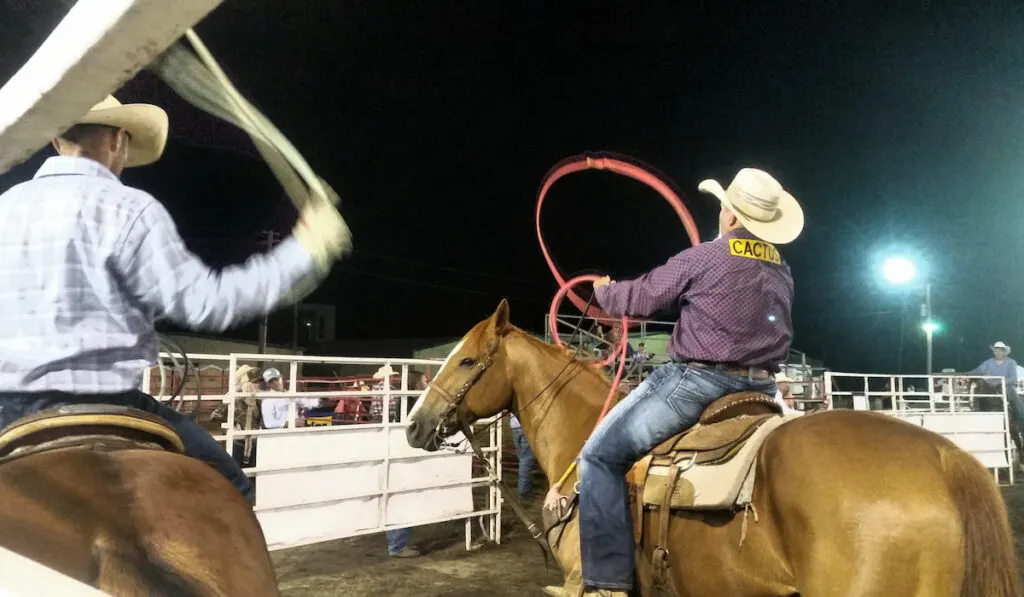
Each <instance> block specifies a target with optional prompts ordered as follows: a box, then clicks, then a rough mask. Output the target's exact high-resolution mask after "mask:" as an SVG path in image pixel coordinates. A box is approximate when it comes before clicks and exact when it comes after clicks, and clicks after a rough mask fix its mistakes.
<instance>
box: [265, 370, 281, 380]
mask: <svg viewBox="0 0 1024 597" xmlns="http://www.w3.org/2000/svg"><path fill="white" fill-rule="evenodd" d="M279 377H281V372H280V371H278V370H277V369H274V368H273V367H271V368H269V369H266V370H265V371H263V381H265V382H267V383H270V382H272V381H274V380H275V379H278V378H279Z"/></svg>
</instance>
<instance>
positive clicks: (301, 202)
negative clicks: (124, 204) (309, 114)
mask: <svg viewBox="0 0 1024 597" xmlns="http://www.w3.org/2000/svg"><path fill="white" fill-rule="evenodd" d="M185 38H186V39H188V42H189V43H190V44H191V45H192V48H193V49H194V52H193V51H190V50H189V49H188V48H187V47H185V45H184V43H183V42H181V41H180V40H179V41H178V42H176V43H175V44H174V45H172V46H171V47H170V48H168V50H167V51H166V52H165V53H164V54H162V55H161V56H160V57H159V58H157V60H155V61H154V63H153V64H152V65H151V67H150V68H151V69H152V70H153V71H154V72H156V73H157V75H158V76H160V78H162V79H163V80H164V81H165V82H166V83H167V84H168V85H170V86H171V88H172V89H174V90H175V91H176V92H177V93H178V94H179V95H181V97H183V98H184V99H185V100H187V101H188V102H189V103H191V104H192V105H194V106H195V107H197V108H199V109H200V110H203V111H205V112H208V113H209V114H211V115H213V116H216V117H217V118H220V119H222V120H224V121H226V122H230V123H231V124H234V125H235V126H237V127H239V128H240V129H242V130H244V131H245V132H246V133H247V134H248V135H249V137H250V138H251V139H252V142H253V144H254V145H255V146H256V149H257V150H258V151H259V152H260V155H261V156H262V157H263V160H264V161H265V162H266V163H267V165H268V166H269V167H270V169H271V171H272V172H273V173H274V176H275V177H276V178H277V180H278V181H279V182H280V183H281V186H282V187H283V188H284V191H285V193H286V194H287V195H288V197H289V198H290V199H291V201H292V203H293V204H294V205H295V208H296V209H298V210H299V212H300V213H303V212H304V211H306V210H307V209H313V210H316V209H321V210H322V209H327V210H330V211H333V212H334V213H335V214H337V216H338V218H339V220H340V225H341V226H342V227H343V228H347V225H346V224H345V223H344V219H343V218H341V215H340V213H338V212H337V204H338V202H339V199H338V194H337V193H335V192H334V189H332V188H331V186H330V185H329V184H327V182H326V181H324V180H323V179H322V178H320V176H318V175H317V174H316V173H315V172H313V169H312V168H311V167H310V166H309V164H308V163H307V162H306V160H305V158H303V157H302V154H300V153H299V151H298V150H297V149H296V148H295V146H294V145H292V143H291V142H290V141H289V140H288V139H287V137H285V136H284V135H283V134H282V133H281V131H279V130H278V129H277V127H275V126H274V124H273V123H272V122H270V120H269V119H267V117H265V116H264V115H263V114H262V113H260V111H259V110H257V109H256V108H255V107H254V106H253V105H252V104H251V103H249V101H248V100H246V99H245V98H244V97H242V94H240V93H239V92H238V90H237V89H235V87H234V85H232V83H231V81H230V80H229V79H228V77H227V75H225V74H224V71H223V70H222V69H221V68H220V66H219V65H218V64H217V61H216V60H215V59H214V58H213V55H212V54H211V53H210V51H209V50H208V49H207V48H206V45H205V44H203V42H202V40H200V39H199V36H198V35H197V34H196V32H195V31H193V30H192V29H189V30H188V31H186V32H185ZM310 213H316V211H311V212H310ZM328 213H329V212H328ZM320 214H321V215H320V217H322V216H323V215H324V212H322V211H321V212H320ZM322 273H323V272H315V273H311V274H310V275H308V276H306V278H304V279H302V280H300V281H299V282H298V283H297V284H296V285H295V286H294V287H293V288H292V290H291V301H293V302H294V301H299V300H301V299H302V298H304V297H305V296H307V295H309V294H310V293H311V292H313V290H315V289H316V287H317V286H318V284H319V282H320V280H321V279H322Z"/></svg>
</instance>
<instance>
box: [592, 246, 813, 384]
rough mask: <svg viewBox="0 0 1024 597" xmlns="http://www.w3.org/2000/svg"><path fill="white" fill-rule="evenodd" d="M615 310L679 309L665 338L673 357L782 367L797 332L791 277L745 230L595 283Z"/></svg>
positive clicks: (772, 251) (600, 298)
mask: <svg viewBox="0 0 1024 597" xmlns="http://www.w3.org/2000/svg"><path fill="white" fill-rule="evenodd" d="M594 298H595V299H596V300H597V303H598V304H599V305H601V307H602V308H603V309H604V310H605V311H607V312H608V313H609V314H611V315H615V316H620V315H628V316H630V317H650V316H652V315H654V314H656V313H660V312H673V311H674V312H675V313H677V314H678V320H677V321H676V327H675V329H674V330H673V331H672V338H671V339H670V340H669V344H668V354H669V356H670V357H672V360H674V361H676V362H686V361H707V362H713V363H734V364H738V365H742V366H745V367H765V368H767V369H770V370H772V371H778V370H779V367H778V363H782V362H785V360H786V359H787V358H788V357H789V344H790V342H791V341H792V339H793V319H792V313H791V312H792V305H793V277H792V276H791V275H790V273H789V266H788V265H786V263H785V262H784V261H783V260H782V257H781V256H780V255H779V253H778V250H777V249H776V248H775V246H774V245H771V244H769V243H766V242H764V241H760V240H757V238H756V237H755V236H754V235H753V234H751V233H750V232H749V231H748V230H746V229H743V228H740V229H738V230H733V231H732V232H729V233H728V234H726V235H724V236H723V237H721V238H718V239H715V240H713V241H710V242H706V243H702V244H699V245H697V246H695V247H691V248H689V249H686V250H685V251H683V252H681V253H679V254H678V255H676V256H675V257H673V258H672V259H669V260H668V262H667V263H665V264H664V265H662V266H660V267H658V268H655V269H654V270H652V271H651V272H649V273H647V274H645V275H643V276H641V277H639V278H637V279H636V280H629V281H625V282H616V283H614V284H608V285H605V286H602V287H600V288H598V289H597V291H596V293H595V295H594Z"/></svg>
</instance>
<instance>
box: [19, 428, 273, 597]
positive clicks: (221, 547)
mask: <svg viewBox="0 0 1024 597" xmlns="http://www.w3.org/2000/svg"><path fill="white" fill-rule="evenodd" d="M41 415H42V413H41ZM41 415H35V417H39V418H40V420H41V419H43V418H45V416H41ZM144 415H145V413H143V415H142V416H144ZM132 416H133V417H137V416H139V415H138V414H137V413H136V414H135V415H132ZM150 422H153V421H150ZM144 423H145V421H144ZM157 424H158V425H161V423H157ZM17 425H19V423H15V426H17ZM10 429H14V426H12V427H11V428H10ZM10 429H9V430H10ZM9 430H8V431H9ZM8 431H5V434H7V433H8ZM129 435H130V434H129ZM2 437H4V436H0V439H2ZM47 439H48V443H49V444H50V445H52V446H53V447H52V449H44V450H38V451H32V450H31V449H30V450H28V452H27V453H24V454H21V455H19V454H18V453H17V452H15V453H14V454H13V455H10V456H7V457H5V458H3V459H0V545H2V546H3V547H6V548H7V549H9V550H11V551H14V552H17V553H19V554H21V555H23V556H26V557H28V558H30V559H33V560H35V561H37V562H39V563H41V564H44V565H46V566H48V567H50V568H52V569H54V570H56V571H58V572H60V573H62V574H64V575H66V576H69V577H71V578H73V579H75V580H78V581H80V582H83V583H85V584H87V585H91V586H93V587H96V588H97V589H100V590H101V591H104V592H105V593H107V594H109V595H112V596H114V597H164V596H166V597H172V596H173V597H272V596H276V595H278V591H277V579H276V576H275V574H274V569H273V566H272V564H271V561H270V556H269V554H268V552H267V545H266V542H265V540H264V537H263V531H262V529H261V528H260V525H259V522H258V521H257V520H256V516H255V515H254V514H253V512H252V508H250V507H249V505H248V504H247V503H246V502H245V500H244V499H243V498H242V496H241V494H239V492H238V490H237V489H235V488H234V487H233V486H232V485H231V483H229V482H228V481H227V480H226V479H224V478H223V477H222V476H221V475H220V473H218V472H217V471H216V470H214V469H213V468H212V467H210V466H208V465H206V464H205V463H203V462H201V461H199V460H195V459H193V458H189V457H187V456H184V455H182V454H180V453H175V452H174V451H173V449H172V450H170V451H165V450H162V449H154V448H156V446H155V445H154V444H152V443H151V442H148V441H147V440H148V439H151V438H147V437H142V438H139V437H138V436H137V434H136V437H135V439H134V441H131V440H126V438H125V437H124V436H123V434H119V433H116V432H115V433H110V434H102V433H98V432H97V431H96V429H95V428H93V429H92V431H91V433H90V434H88V435H86V436H83V437H80V438H77V437H75V436H74V435H73V434H72V435H71V436H69V437H62V438H59V439H57V440H53V436H52V435H51V437H49V438H47ZM140 439H141V440H143V441H139V440H140ZM79 440H80V441H79ZM145 446H149V447H150V449H146V447H145ZM179 446H180V444H179Z"/></svg>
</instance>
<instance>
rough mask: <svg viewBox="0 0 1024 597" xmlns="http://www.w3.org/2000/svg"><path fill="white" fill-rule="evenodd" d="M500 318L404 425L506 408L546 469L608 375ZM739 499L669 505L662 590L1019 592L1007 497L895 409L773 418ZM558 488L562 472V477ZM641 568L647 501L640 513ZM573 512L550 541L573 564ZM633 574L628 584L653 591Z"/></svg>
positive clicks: (429, 428) (564, 455) (574, 440)
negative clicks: (779, 421)
mask: <svg viewBox="0 0 1024 597" xmlns="http://www.w3.org/2000/svg"><path fill="white" fill-rule="evenodd" d="M571 358H572V357H571V355H569V354H568V353H567V352H566V351H564V350H562V349H559V348H556V347H554V346H551V345H549V344H546V343H544V342H541V341H540V340H537V339H535V338H533V337H532V336H530V335H529V334H527V333H524V332H522V331H521V330H519V329H517V328H515V327H513V326H511V325H510V324H509V310H508V305H507V303H505V302H504V301H502V303H501V304H500V305H499V307H498V310H497V311H496V312H495V313H494V315H493V316H492V317H490V318H489V319H487V320H485V321H483V322H481V323H479V324H478V325H476V326H475V327H474V328H473V329H472V330H471V331H470V332H469V333H468V334H467V335H466V336H465V337H464V338H463V339H462V341H461V342H460V343H459V345H458V346H457V347H456V348H455V350H454V351H453V352H452V354H451V356H450V357H449V359H448V361H447V362H446V363H445V366H444V367H442V369H441V370H440V371H439V372H438V374H437V376H436V378H435V380H434V382H433V384H432V387H431V389H429V390H428V391H427V392H426V393H425V394H424V396H423V397H422V398H421V401H420V403H419V404H418V405H417V407H416V408H415V410H414V412H413V414H412V416H411V417H410V424H409V427H408V429H407V439H408V441H409V444H410V445H412V446H414V447H420V448H425V449H427V450H432V449H437V446H438V444H439V440H440V438H441V437H446V436H448V435H451V434H453V433H454V432H456V431H458V430H459V429H460V427H461V424H460V420H461V421H467V420H468V421H472V420H476V419H478V418H484V417H490V416H493V415H495V414H497V413H499V412H501V411H503V410H506V409H508V410H511V411H513V412H515V413H516V414H517V416H518V418H519V421H520V422H521V423H522V426H523V431H524V432H525V433H526V436H527V439H528V440H529V442H530V445H531V446H533V450H534V453H535V454H536V455H537V459H538V462H539V463H540V465H541V466H542V468H543V469H544V471H545V473H546V474H547V476H548V479H549V481H550V482H555V481H556V480H557V479H559V476H560V475H561V473H562V472H563V471H565V470H567V467H569V465H570V463H571V462H572V460H573V458H574V457H575V456H576V455H577V454H578V453H579V452H580V449H581V448H582V447H583V444H584V442H585V441H586V439H587V437H588V436H589V434H590V432H591V431H592V429H593V427H594V425H595V423H596V421H597V418H598V415H599V412H600V410H601V406H602V400H603V397H604V396H606V394H607V392H608V390H609V385H608V381H607V380H606V379H604V378H603V377H602V376H601V375H600V374H598V373H597V372H595V371H594V370H592V369H591V368H589V367H587V366H586V365H583V364H580V363H576V362H572V360H571ZM754 466H755V468H756V476H755V478H756V479H757V482H756V484H755V485H754V487H753V497H752V498H751V499H752V504H751V505H752V508H751V509H752V510H753V511H754V512H755V513H756V514H757V515H755V516H751V517H750V519H749V520H745V519H746V517H745V516H744V514H743V513H734V512H732V511H729V510H722V511H704V512H699V511H686V510H683V511H677V510H673V511H672V512H671V517H670V519H669V521H670V523H669V524H666V525H665V528H666V529H667V531H666V534H665V536H666V537H667V539H668V540H667V545H665V547H666V548H667V555H666V556H665V557H666V558H667V560H668V564H669V565H668V568H667V573H666V574H667V576H668V580H669V581H670V582H669V583H668V585H669V586H671V587H672V589H671V590H670V591H669V592H673V591H674V592H675V593H676V594H678V595H692V596H700V597H704V596H708V595H729V596H733V597H742V596H755V595H757V596H771V595H780V596H781V595H800V596H801V597H855V596H868V595H871V596H895V595H900V596H917V597H925V596H928V597H938V596H945V597H957V596H959V597H981V596H986V597H994V596H999V597H1010V596H1013V597H1017V596H1018V595H1019V588H1018V584H1019V580H1018V577H1017V562H1016V558H1015V555H1014V547H1013V540H1012V537H1011V531H1010V527H1009V522H1008V520H1007V514H1006V507H1005V505H1004V504H1003V501H1002V498H1001V496H1000V494H999V490H998V487H997V486H996V485H995V483H994V482H993V480H992V478H991V476H990V475H989V473H988V472H987V471H986V470H985V468H984V467H983V466H982V465H981V464H980V463H979V462H978V461H977V460H976V459H975V458H974V457H973V456H971V455H970V454H968V453H966V452H964V451H962V450H960V449H959V448H957V447H956V446H955V445H953V444H952V443H951V442H950V441H948V440H946V439H945V438H943V437H941V436H940V435H938V434H935V433H932V432H930V431H926V430H924V429H922V428H919V427H917V426H914V425H911V424H908V423H905V422H903V421H900V420H897V419H895V418H890V417H887V416H884V415H879V414H876V413H870V412H860V411H825V412H820V413H814V414H810V415H807V416H804V417H797V418H794V419H793V420H792V421H790V422H787V423H785V424H784V425H782V426H780V427H778V428H777V429H776V430H775V431H773V432H771V435H768V436H767V439H766V440H765V442H764V443H763V444H762V447H761V448H760V455H759V458H758V459H757V460H756V464H755V465H754ZM567 486H571V485H567ZM643 516H644V520H643V521H642V526H643V533H642V534H641V536H642V537H645V539H643V541H642V543H641V545H640V546H639V549H638V570H639V569H640V567H641V566H640V565H641V564H647V565H649V564H650V562H651V561H652V552H653V551H654V548H655V546H654V544H653V541H652V539H651V538H652V537H654V536H655V535H657V532H656V530H657V528H658V524H659V511H646V512H645V513H644V515H643ZM578 537H579V535H578V527H577V526H576V519H575V517H573V518H572V520H570V522H569V523H568V525H567V526H566V527H565V529H564V532H563V534H562V538H561V540H560V541H558V542H557V545H556V547H555V548H554V551H555V555H556V557H557V558H558V560H559V562H560V564H561V565H562V568H563V570H566V571H569V570H573V569H574V568H578V562H579V541H578ZM643 576H644V575H643V574H639V575H638V577H639V578H640V583H639V584H640V587H639V589H640V594H642V595H652V594H655V593H654V589H653V588H652V587H651V586H646V585H645V583H644V578H643Z"/></svg>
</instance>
